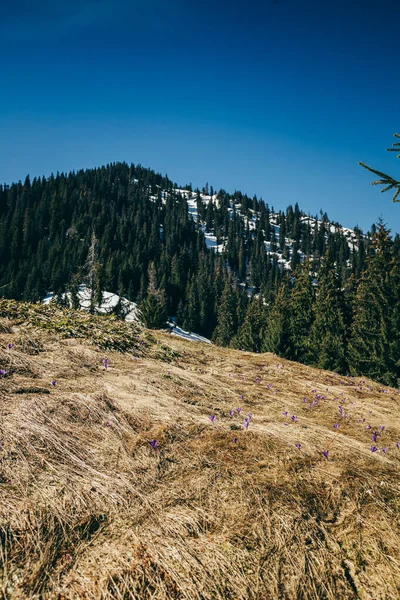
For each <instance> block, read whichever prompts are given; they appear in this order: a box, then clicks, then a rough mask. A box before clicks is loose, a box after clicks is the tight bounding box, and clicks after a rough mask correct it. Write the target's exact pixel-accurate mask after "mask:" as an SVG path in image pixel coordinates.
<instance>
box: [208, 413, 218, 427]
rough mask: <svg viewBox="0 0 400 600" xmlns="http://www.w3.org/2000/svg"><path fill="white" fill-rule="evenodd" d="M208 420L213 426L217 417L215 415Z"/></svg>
mask: <svg viewBox="0 0 400 600" xmlns="http://www.w3.org/2000/svg"><path fill="white" fill-rule="evenodd" d="M208 418H209V419H210V421H211V423H212V424H213V425H214V423H215V419H216V418H217V417H216V416H215V415H210V416H209V417H208Z"/></svg>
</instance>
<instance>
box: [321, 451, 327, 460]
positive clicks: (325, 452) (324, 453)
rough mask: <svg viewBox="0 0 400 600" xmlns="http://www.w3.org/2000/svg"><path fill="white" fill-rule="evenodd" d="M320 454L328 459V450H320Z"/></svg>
mask: <svg viewBox="0 0 400 600" xmlns="http://www.w3.org/2000/svg"><path fill="white" fill-rule="evenodd" d="M321 454H323V455H324V456H325V458H326V459H328V454H329V450H322V451H321Z"/></svg>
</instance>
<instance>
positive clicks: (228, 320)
mask: <svg viewBox="0 0 400 600" xmlns="http://www.w3.org/2000/svg"><path fill="white" fill-rule="evenodd" d="M237 309H238V294H237V291H236V289H235V287H234V284H233V281H232V279H231V278H227V280H226V282H225V287H224V291H223V292H222V296H221V299H220V301H219V304H218V321H217V327H216V329H215V331H214V334H213V337H212V339H213V342H215V343H216V344H218V345H219V346H229V345H230V344H231V342H232V339H233V338H234V336H235V334H236V332H237Z"/></svg>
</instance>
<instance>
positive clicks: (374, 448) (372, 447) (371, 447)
mask: <svg viewBox="0 0 400 600" xmlns="http://www.w3.org/2000/svg"><path fill="white" fill-rule="evenodd" d="M370 450H371V452H377V450H378V448H377V447H376V446H370Z"/></svg>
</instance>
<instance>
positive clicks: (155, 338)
mask: <svg viewBox="0 0 400 600" xmlns="http://www.w3.org/2000/svg"><path fill="white" fill-rule="evenodd" d="M12 306H13V307H14V308H12V307H11V308H10V306H9V304H8V305H7V306H6V307H5V305H4V301H0V313H1V314H3V316H6V317H12V321H10V320H9V318H4V319H3V320H1V319H0V368H4V369H6V370H7V371H8V372H7V375H6V376H4V377H1V378H0V396H1V400H0V489H1V496H0V598H4V599H7V600H8V599H12V600H14V599H16V600H26V599H28V598H29V599H31V598H32V599H38V600H39V599H40V600H50V599H51V600H53V599H59V600H61V599H65V600H76V599H78V598H79V599H80V598H83V599H88V600H94V599H102V600H110V599H118V600H121V599H124V600H125V599H138V600H139V599H140V600H142V599H144V600H146V599H148V600H150V599H157V600H158V599H164V600H167V599H168V600H170V599H177V600H192V599H193V600H222V599H231V600H233V599H234V600H245V599H246V600H247V599H249V600H269V599H271V600H275V599H279V600H297V599H299V600H320V599H325V600H337V599H339V598H340V599H344V600H355V599H362V600H392V599H394V598H398V597H399V596H400V551H399V548H400V543H399V542H400V519H399V509H400V500H399V499H400V496H399V492H400V484H399V465H400V450H399V449H398V448H396V446H395V442H396V441H400V417H399V411H398V406H399V399H400V396H399V393H398V392H396V391H395V390H391V389H387V388H385V389H384V388H382V386H380V385H378V384H376V383H374V382H371V381H368V380H360V379H351V378H346V377H339V376H338V375H336V374H334V373H327V372H323V371H319V370H316V369H311V368H308V367H304V366H303V365H298V364H295V363H290V362H288V361H283V360H281V359H277V357H275V356H273V355H271V354H265V355H254V354H249V353H243V352H236V351H229V350H224V349H221V348H216V347H214V346H207V348H206V347H205V346H204V345H202V344H192V343H190V342H187V341H185V340H180V339H178V338H173V337H171V336H167V335H165V334H162V333H154V334H152V335H151V336H150V335H148V334H147V333H146V332H145V331H141V330H137V329H136V328H133V329H132V330H129V326H128V325H127V324H120V323H118V322H117V321H114V320H109V319H101V318H94V320H93V322H92V326H93V330H94V332H95V333H94V337H93V338H90V317H87V316H86V315H84V316H82V321H81V320H80V319H81V317H80V316H74V315H73V312H72V311H67V313H65V312H63V311H61V312H57V311H58V309H55V308H52V309H51V310H50V312H48V310H47V309H44V312H43V314H42V313H41V309H40V308H39V307H38V306H33V307H32V306H31V305H25V304H24V305H19V304H18V305H17V304H16V303H12ZM7 311H8V312H7ZM10 311H11V312H10ZM52 311H54V312H52ZM52 315H53V316H54V323H52ZM78 321H79V322H78ZM73 322H74V323H76V322H77V323H78V324H77V325H76V324H74V326H73V327H72V323H73ZM113 328H116V329H115V330H116V332H117V339H118V343H117V347H118V348H119V349H120V350H121V349H122V350H124V353H121V352H118V351H116V349H115V345H114V344H113V343H112V342H110V339H109V336H110V337H112V333H111V332H112V331H113ZM67 330H68V331H70V333H69V334H68V335H67V334H66V331H67ZM71 332H72V333H71ZM125 334H126V336H127V339H126V340H125V341H123V338H124V335H125ZM102 336H103V337H102ZM137 338H139V339H137ZM141 342H143V343H141ZM8 343H12V344H13V347H12V348H11V349H8V348H7V344H8ZM105 344H109V347H110V348H114V350H108V351H107V352H106V354H105ZM32 349H33V350H32ZM105 356H107V358H108V360H109V367H108V368H107V369H106V368H104V366H103V364H102V359H103V358H104V357H105ZM260 367H261V369H260ZM52 381H55V382H56V383H55V385H53V384H52ZM327 388H328V389H327ZM241 396H243V398H241ZM303 398H307V399H308V402H306V403H305V402H303ZM316 398H317V400H315V399H316ZM313 401H315V402H316V404H312V402H313ZM353 403H354V404H353ZM339 406H341V407H342V412H343V413H344V416H343V414H342V416H341V414H340V412H339ZM236 407H241V408H242V412H241V414H240V415H238V413H237V412H236V413H235V415H234V417H231V416H230V415H229V411H230V410H231V409H233V408H236ZM250 412H251V413H253V417H252V419H251V421H250V425H249V428H248V430H246V429H245V428H244V427H243V422H244V418H245V417H246V416H247V415H248V414H249V413H250ZM286 412H287V415H284V414H283V413H286ZM210 415H216V422H215V424H214V425H213V424H212V423H211V421H210V420H209V418H208V417H209V416H210ZM293 415H296V416H297V421H293V420H292V419H291V417H292V416H293ZM362 419H365V421H363V420H362ZM336 422H338V423H339V425H340V427H339V429H338V430H335V429H334V428H333V425H334V424H335V423H336ZM285 423H287V424H285ZM369 424H370V425H371V430H369V429H366V426H367V425H369ZM380 425H384V426H385V429H384V431H383V432H381V431H380V429H379V426H380ZM372 430H375V431H377V432H378V440H377V442H376V445H377V447H378V448H379V451H378V452H375V453H372V452H371V450H370V445H371V443H372V442H371V431H372ZM154 439H156V440H157V441H158V445H157V447H156V448H155V449H154V448H152V447H151V445H150V444H149V440H154ZM295 444H301V447H300V450H298V449H297V448H296V446H295ZM382 448H387V451H386V453H385V452H383V451H382ZM322 450H328V452H329V454H328V460H327V459H326V458H325V457H324V456H323V455H322V454H321V451H322Z"/></svg>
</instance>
